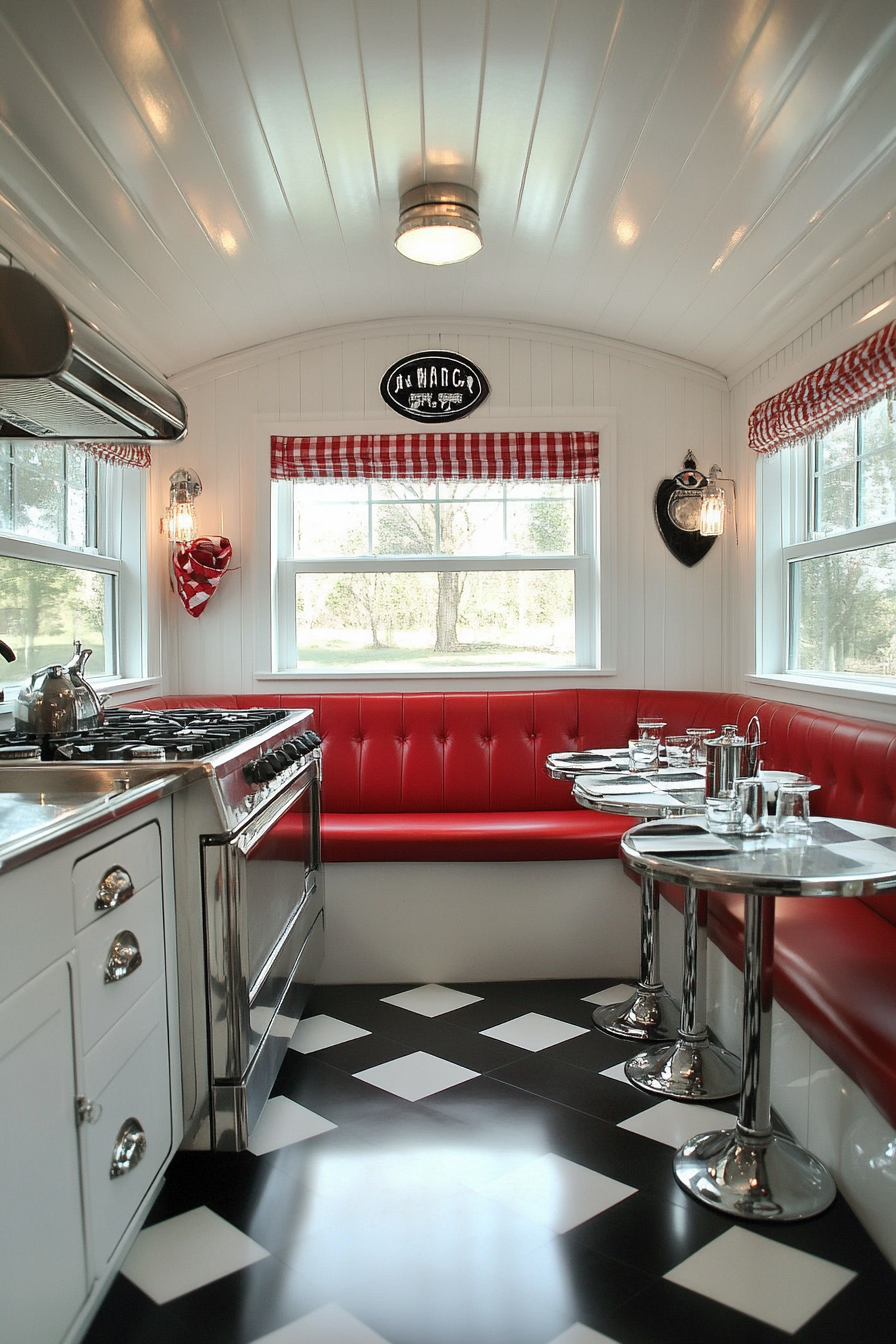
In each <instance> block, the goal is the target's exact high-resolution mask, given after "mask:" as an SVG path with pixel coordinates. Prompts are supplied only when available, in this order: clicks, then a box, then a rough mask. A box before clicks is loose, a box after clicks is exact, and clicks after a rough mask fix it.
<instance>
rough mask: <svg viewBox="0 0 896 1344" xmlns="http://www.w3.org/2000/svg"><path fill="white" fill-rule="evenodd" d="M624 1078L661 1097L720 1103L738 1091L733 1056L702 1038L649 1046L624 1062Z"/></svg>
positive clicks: (737, 1071) (737, 1065)
mask: <svg viewBox="0 0 896 1344" xmlns="http://www.w3.org/2000/svg"><path fill="white" fill-rule="evenodd" d="M625 1076H626V1077H627V1078H628V1080H629V1082H630V1083H634V1085H635V1087H640V1088H643V1089H644V1091H645V1092H653V1093H656V1094H658V1095H659V1096H662V1097H674V1098H675V1099H676V1100H678V1101H721V1100H722V1098H723V1097H736V1096H737V1094H738V1093H739V1092H740V1080H741V1068H740V1060H739V1059H738V1058H737V1055H732V1054H731V1052H730V1050H725V1049H724V1048H723V1047H722V1046H721V1045H713V1044H712V1043H711V1042H710V1041H708V1040H707V1039H706V1038H705V1037H704V1038H703V1039H702V1040H693V1041H688V1040H684V1039H679V1040H677V1041H673V1043H672V1044H671V1045H654V1046H651V1048H650V1049H649V1050H643V1051H642V1052H641V1054H640V1055H635V1057H634V1059H630V1060H629V1061H628V1063H627V1064H626V1066H625Z"/></svg>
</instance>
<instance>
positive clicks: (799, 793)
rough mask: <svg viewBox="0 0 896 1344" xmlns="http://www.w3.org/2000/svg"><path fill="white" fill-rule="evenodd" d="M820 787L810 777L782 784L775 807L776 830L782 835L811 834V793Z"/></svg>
mask: <svg viewBox="0 0 896 1344" xmlns="http://www.w3.org/2000/svg"><path fill="white" fill-rule="evenodd" d="M820 788H821V785H820V784H812V783H811V782H810V781H809V780H808V779H804V780H799V781H798V782H797V783H795V784H782V785H781V786H780V788H779V789H778V803H777V806H776V808H775V830H776V831H777V832H778V833H779V834H780V835H808V834H809V794H810V793H812V791H813V790H814V789H820Z"/></svg>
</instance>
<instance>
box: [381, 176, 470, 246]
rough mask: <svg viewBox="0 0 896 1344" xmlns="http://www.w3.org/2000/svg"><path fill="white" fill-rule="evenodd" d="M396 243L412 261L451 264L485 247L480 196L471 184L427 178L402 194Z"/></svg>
mask: <svg viewBox="0 0 896 1344" xmlns="http://www.w3.org/2000/svg"><path fill="white" fill-rule="evenodd" d="M395 246H396V247H397V248H398V251H399V252H400V253H401V254H402V256H404V257H408V258H410V260H411V261H422V262H423V263H424V264H425V265H427V266H450V265H452V264H453V263H454V262H455V261H466V259H467V257H472V256H474V255H475V253H477V252H478V251H479V249H480V248H481V247H482V234H481V233H480V231H479V197H478V195H477V193H476V192H475V191H474V190H473V188H472V187H460V186H456V185H455V184H454V183H450V182H424V183H423V185H422V186H419V187H413V188H412V189H411V190H410V191H406V192H405V193H404V195H403V196H402V198H401V210H400V213H399V216H398V232H397V233H396V235H395Z"/></svg>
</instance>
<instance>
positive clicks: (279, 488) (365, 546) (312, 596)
mask: <svg viewBox="0 0 896 1344" xmlns="http://www.w3.org/2000/svg"><path fill="white" fill-rule="evenodd" d="M273 489H274V509H275V534H276V536H277V539H278V551H279V555H278V564H277V576H278V577H277V610H278V620H277V629H278V642H279V656H278V660H277V662H278V666H279V667H280V669H282V670H286V669H298V670H300V671H313V670H321V669H324V668H326V669H329V670H334V669H335V670H345V671H388V670H395V671H399V670H402V671H406V670H427V669H429V670H433V671H439V670H452V669H453V670H465V671H476V670H487V669H494V668H500V669H507V668H561V667H571V666H577V665H578V666H582V665H586V666H587V665H591V666H593V665H594V659H595V653H594V633H593V632H594V628H595V621H594V618H593V607H594V600H595V599H594V596H593V595H594V594H595V591H596V585H595V580H594V556H595V552H596V548H595V533H596V500H597V483H596V481H595V482H588V483H573V482H571V481H563V480H530V481H521V480H513V481H503V482H500V481H483V480H439V481H430V482H427V481H419V480H345V479H343V480H333V479H328V480H289V481H279V482H275V484H274V487H273Z"/></svg>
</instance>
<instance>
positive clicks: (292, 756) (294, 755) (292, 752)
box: [280, 741, 302, 761]
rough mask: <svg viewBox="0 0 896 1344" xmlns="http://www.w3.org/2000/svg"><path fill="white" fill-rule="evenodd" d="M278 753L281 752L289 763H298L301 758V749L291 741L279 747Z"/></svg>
mask: <svg viewBox="0 0 896 1344" xmlns="http://www.w3.org/2000/svg"><path fill="white" fill-rule="evenodd" d="M280 751H282V752H283V755H284V756H285V757H286V758H287V760H289V761H298V760H299V759H300V758H301V756H302V748H301V747H300V746H298V744H297V743H295V742H292V741H289V742H284V743H283V745H282V746H281V747H280Z"/></svg>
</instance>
